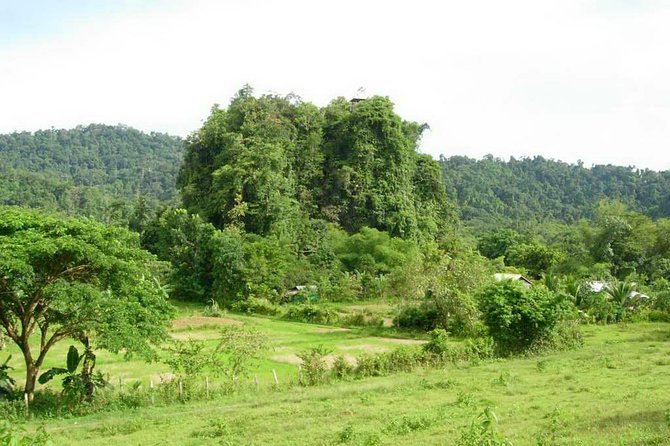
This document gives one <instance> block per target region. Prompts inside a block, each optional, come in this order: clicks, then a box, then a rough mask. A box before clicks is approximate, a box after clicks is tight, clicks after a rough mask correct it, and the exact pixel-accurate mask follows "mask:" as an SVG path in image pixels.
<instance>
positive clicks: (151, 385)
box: [149, 379, 155, 406]
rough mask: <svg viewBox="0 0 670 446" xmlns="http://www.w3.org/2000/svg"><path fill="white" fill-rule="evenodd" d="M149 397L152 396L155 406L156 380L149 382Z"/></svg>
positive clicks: (152, 402)
mask: <svg viewBox="0 0 670 446" xmlns="http://www.w3.org/2000/svg"><path fill="white" fill-rule="evenodd" d="M149 395H150V396H151V405H152V406H153V405H154V402H155V400H154V380H153V379H152V380H150V381H149Z"/></svg>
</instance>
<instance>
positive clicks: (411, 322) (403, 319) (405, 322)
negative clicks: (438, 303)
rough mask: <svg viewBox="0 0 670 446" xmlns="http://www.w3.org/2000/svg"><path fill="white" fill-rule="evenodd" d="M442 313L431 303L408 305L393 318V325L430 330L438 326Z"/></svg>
mask: <svg viewBox="0 0 670 446" xmlns="http://www.w3.org/2000/svg"><path fill="white" fill-rule="evenodd" d="M439 318H440V314H439V312H438V311H437V308H436V307H435V306H434V305H431V304H427V303H424V304H421V305H413V306H406V307H403V308H401V309H400V312H399V313H398V315H397V316H396V317H395V318H394V319H393V325H395V326H396V327H398V328H404V329H409V330H422V331H430V330H433V329H434V328H436V327H437V326H438V323H439Z"/></svg>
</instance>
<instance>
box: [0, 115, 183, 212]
mask: <svg viewBox="0 0 670 446" xmlns="http://www.w3.org/2000/svg"><path fill="white" fill-rule="evenodd" d="M182 158H183V150H182V141H181V140H180V139H179V138H176V137H172V136H169V135H166V134H161V133H150V134H146V133H143V132H140V131H138V130H135V129H132V128H129V127H126V126H121V125H118V126H108V125H99V124H91V125H88V126H86V127H83V126H79V127H76V128H74V129H70V130H60V129H52V130H40V131H37V132H34V133H30V132H20V133H12V134H6V135H0V204H20V205H24V206H31V207H42V208H46V209H49V210H59V211H64V212H67V213H73V214H74V213H77V214H84V215H92V216H95V217H98V218H99V219H101V220H113V219H114V218H115V217H118V215H117V216H114V215H110V213H111V214H114V213H116V214H118V213H123V212H127V209H125V210H124V208H128V203H130V202H135V201H136V200H137V199H138V197H145V199H146V200H147V201H148V202H154V203H155V202H157V201H161V202H169V201H172V200H173V199H175V198H176V189H175V178H176V175H177V172H178V170H179V166H180V165H181V162H182Z"/></svg>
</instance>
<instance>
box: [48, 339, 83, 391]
mask: <svg viewBox="0 0 670 446" xmlns="http://www.w3.org/2000/svg"><path fill="white" fill-rule="evenodd" d="M82 359H84V355H79V351H78V350H77V347H75V346H74V345H71V346H70V348H69V349H68V351H67V361H66V363H65V364H66V366H67V368H65V369H64V368H61V367H53V368H51V369H49V370H47V371H46V372H44V373H42V374H41V375H40V377H39V379H38V382H39V383H40V384H46V383H48V382H49V381H51V380H52V379H54V378H55V377H56V376H58V375H68V376H66V377H65V379H63V385H65V380H67V379H68V378H69V379H70V380H71V379H73V377H74V376H75V375H76V374H77V368H78V367H79V363H80V362H81V360H82Z"/></svg>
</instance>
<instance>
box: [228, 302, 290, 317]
mask: <svg viewBox="0 0 670 446" xmlns="http://www.w3.org/2000/svg"><path fill="white" fill-rule="evenodd" d="M230 309H231V310H232V311H234V312H236V313H247V314H263V315H267V316H275V315H277V314H279V313H281V308H280V307H279V306H277V305H275V304H273V303H272V302H270V301H269V300H267V299H261V298H257V297H250V298H248V299H245V300H239V301H237V302H235V303H233V304H232V305H231V306H230Z"/></svg>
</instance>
